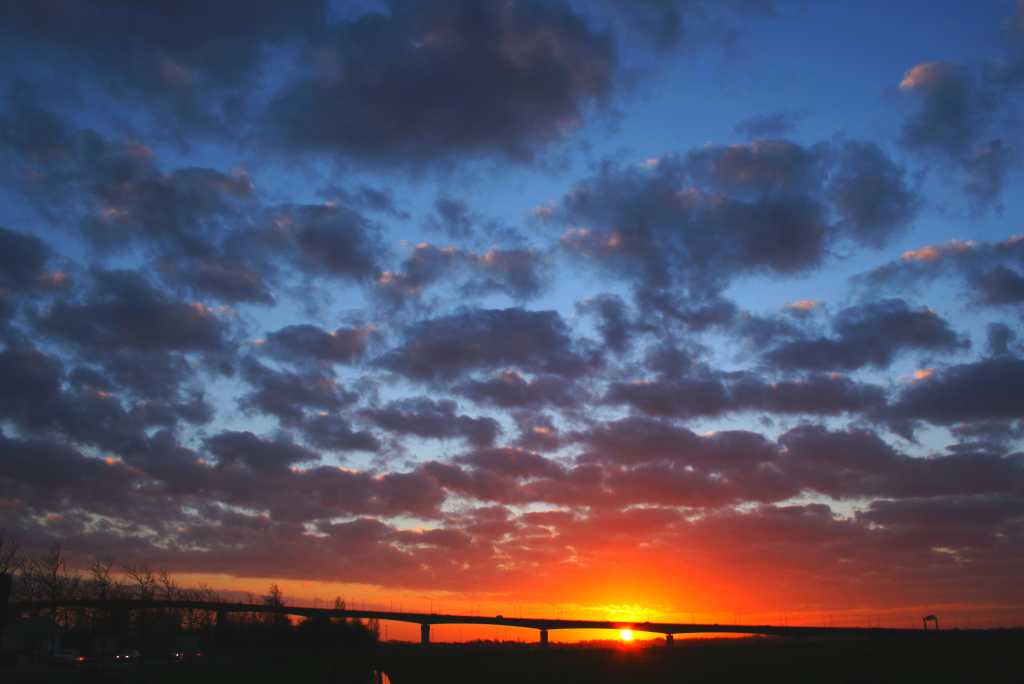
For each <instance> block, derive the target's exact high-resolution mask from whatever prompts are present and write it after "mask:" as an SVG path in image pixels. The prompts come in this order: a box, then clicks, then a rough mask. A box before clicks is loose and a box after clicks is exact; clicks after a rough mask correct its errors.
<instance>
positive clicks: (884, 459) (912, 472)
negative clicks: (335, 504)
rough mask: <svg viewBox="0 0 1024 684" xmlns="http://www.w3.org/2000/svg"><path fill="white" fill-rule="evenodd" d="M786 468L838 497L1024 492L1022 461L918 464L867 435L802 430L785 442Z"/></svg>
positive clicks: (987, 458)
mask: <svg viewBox="0 0 1024 684" xmlns="http://www.w3.org/2000/svg"><path fill="white" fill-rule="evenodd" d="M779 441H780V443H781V444H782V445H783V446H785V457H784V458H783V459H782V461H781V463H780V465H781V466H782V467H783V468H784V469H785V470H786V472H787V473H788V474H790V475H791V476H792V477H793V478H794V479H795V480H796V481H797V482H799V483H801V484H802V485H803V486H804V487H805V488H807V489H813V490H814V491H818V492H821V493H822V494H826V495H828V496H834V497H841V498H847V497H854V498H855V497H862V496H888V497H900V498H903V497H915V496H954V495H958V494H994V493H1008V492H1019V491H1020V489H1021V487H1022V485H1024V461H1022V460H1021V458H1020V457H1019V456H1020V455H1019V454H1018V455H1011V456H1009V457H1003V456H1002V455H997V454H983V453H969V454H953V455H949V456H937V457H932V458H914V457H910V456H907V455H905V454H901V453H900V452H898V451H896V450H895V449H893V447H891V446H890V445H889V444H888V443H886V442H885V441H884V440H882V439H881V438H880V437H878V435H876V434H875V433H873V432H870V431H867V430H860V429H850V430H846V431H830V430H828V429H827V428H825V427H823V426H811V425H806V426H801V427H799V428H795V429H793V430H790V431H789V432H787V433H786V434H784V435H783V436H782V437H780V439H779Z"/></svg>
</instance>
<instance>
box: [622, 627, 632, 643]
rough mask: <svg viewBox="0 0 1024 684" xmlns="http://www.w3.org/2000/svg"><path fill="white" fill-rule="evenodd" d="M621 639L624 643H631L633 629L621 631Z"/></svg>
mask: <svg viewBox="0 0 1024 684" xmlns="http://www.w3.org/2000/svg"><path fill="white" fill-rule="evenodd" d="M619 638H620V639H622V640H623V641H626V642H629V641H632V640H633V630H631V629H620V630H619Z"/></svg>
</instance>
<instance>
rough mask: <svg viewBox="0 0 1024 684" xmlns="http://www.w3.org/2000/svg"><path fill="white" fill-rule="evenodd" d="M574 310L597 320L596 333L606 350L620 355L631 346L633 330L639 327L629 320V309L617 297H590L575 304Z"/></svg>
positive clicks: (606, 295) (605, 295)
mask: <svg viewBox="0 0 1024 684" xmlns="http://www.w3.org/2000/svg"><path fill="white" fill-rule="evenodd" d="M576 310H577V311H581V312H584V313H592V314H593V315H594V316H595V317H596V318H597V331H598V332H599V333H601V339H602V340H603V341H604V345H605V346H606V347H607V348H608V349H610V350H612V351H613V352H615V353H616V354H622V353H624V352H627V351H629V350H630V348H631V347H632V346H633V333H634V329H635V328H639V327H641V326H638V325H636V324H635V323H634V322H633V321H632V320H631V319H630V311H629V307H628V306H627V305H626V303H625V302H624V301H622V298H621V297H619V296H618V295H609V294H603V295H598V296H596V297H591V298H590V299H586V300H583V301H582V302H579V303H577V305H576Z"/></svg>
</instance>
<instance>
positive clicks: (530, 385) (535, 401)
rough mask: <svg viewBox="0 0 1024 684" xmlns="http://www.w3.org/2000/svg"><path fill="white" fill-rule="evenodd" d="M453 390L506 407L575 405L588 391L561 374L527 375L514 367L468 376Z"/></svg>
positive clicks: (479, 400)
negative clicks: (489, 374)
mask: <svg viewBox="0 0 1024 684" xmlns="http://www.w3.org/2000/svg"><path fill="white" fill-rule="evenodd" d="M453 391H454V392H456V393H458V394H460V395H462V396H464V397H467V398H469V399H472V400H473V401H475V402H477V403H480V404H490V405H492V406H499V407H502V408H539V407H543V406H558V407H562V408H572V407H574V406H579V405H581V404H582V402H583V401H584V400H585V399H586V398H587V396H588V395H587V392H586V391H585V390H583V389H582V388H581V387H579V386H577V385H576V384H574V383H573V382H570V381H567V380H566V378H565V377H563V376H561V375H554V374H553V375H536V376H534V377H532V378H526V377H523V376H522V375H521V374H520V373H517V372H516V371H513V370H506V371H502V372H501V373H499V374H497V375H494V376H492V377H490V378H487V379H483V380H467V381H465V382H462V383H460V384H458V385H456V386H455V387H454V388H453Z"/></svg>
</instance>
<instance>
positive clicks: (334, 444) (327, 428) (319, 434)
mask: <svg viewBox="0 0 1024 684" xmlns="http://www.w3.org/2000/svg"><path fill="white" fill-rule="evenodd" d="M301 431H302V434H303V436H305V438H306V439H307V440H309V443H310V444H312V445H313V446H315V447H317V448H320V449H327V450H329V451H370V452H378V451H380V450H381V444H380V441H379V440H378V439H377V438H376V437H375V436H374V435H373V433H371V432H367V431H365V430H353V429H352V426H351V424H350V423H349V421H347V420H346V419H344V418H342V417H341V416H337V415H332V414H330V413H326V412H324V413H317V414H314V415H312V416H310V417H308V418H307V419H306V421H305V422H304V423H303V424H302V426H301Z"/></svg>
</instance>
